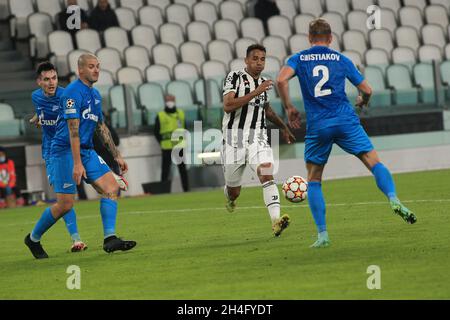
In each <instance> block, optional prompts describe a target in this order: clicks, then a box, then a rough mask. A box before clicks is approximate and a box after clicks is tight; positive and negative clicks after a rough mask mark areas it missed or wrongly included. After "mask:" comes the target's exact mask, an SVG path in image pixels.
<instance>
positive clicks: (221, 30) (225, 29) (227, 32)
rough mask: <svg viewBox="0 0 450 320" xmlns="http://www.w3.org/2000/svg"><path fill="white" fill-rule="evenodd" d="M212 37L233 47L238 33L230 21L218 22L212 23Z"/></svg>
mask: <svg viewBox="0 0 450 320" xmlns="http://www.w3.org/2000/svg"><path fill="white" fill-rule="evenodd" d="M214 35H215V37H216V39H217V40H225V41H228V43H229V44H230V45H231V46H233V44H234V42H235V41H236V40H237V39H239V32H238V29H237V26H236V24H235V23H234V22H233V21H232V20H218V21H216V22H215V23H214Z"/></svg>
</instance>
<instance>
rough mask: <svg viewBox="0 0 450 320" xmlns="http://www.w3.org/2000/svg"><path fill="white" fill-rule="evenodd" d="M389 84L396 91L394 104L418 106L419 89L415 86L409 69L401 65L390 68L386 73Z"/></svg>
mask: <svg viewBox="0 0 450 320" xmlns="http://www.w3.org/2000/svg"><path fill="white" fill-rule="evenodd" d="M386 75H387V82H388V85H389V86H390V87H392V88H393V89H394V90H395V91H394V103H395V104H397V105H416V104H417V103H418V102H419V100H418V94H417V89H416V88H415V87H414V86H413V83H412V80H411V75H410V72H409V69H408V67H406V66H404V65H399V64H393V65H391V66H389V68H388V69H387V71H386Z"/></svg>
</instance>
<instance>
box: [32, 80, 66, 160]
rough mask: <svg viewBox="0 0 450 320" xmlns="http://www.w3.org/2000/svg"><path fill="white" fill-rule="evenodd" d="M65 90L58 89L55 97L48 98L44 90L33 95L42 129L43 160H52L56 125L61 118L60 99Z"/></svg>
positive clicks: (38, 90) (36, 91)
mask: <svg viewBox="0 0 450 320" xmlns="http://www.w3.org/2000/svg"><path fill="white" fill-rule="evenodd" d="M63 92H64V88H62V87H58V88H56V92H55V95H53V96H51V97H47V96H46V95H45V94H44V91H43V90H42V89H37V90H35V91H33V93H32V94H31V100H32V101H33V105H34V111H35V112H36V114H37V115H38V117H39V122H40V123H41V128H42V158H43V159H44V160H48V159H49V158H50V150H51V144H52V140H53V137H54V136H55V133H56V123H57V121H58V117H59V108H60V107H59V99H60V98H61V95H62V94H63Z"/></svg>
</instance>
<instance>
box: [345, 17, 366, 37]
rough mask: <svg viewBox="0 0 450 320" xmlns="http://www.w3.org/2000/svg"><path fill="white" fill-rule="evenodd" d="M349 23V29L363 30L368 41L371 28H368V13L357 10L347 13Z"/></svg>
mask: <svg viewBox="0 0 450 320" xmlns="http://www.w3.org/2000/svg"><path fill="white" fill-rule="evenodd" d="M347 24H348V29H349V30H357V31H361V32H362V33H363V34H364V37H365V39H366V41H367V40H368V39H369V29H368V28H367V13H366V12H365V11H360V10H355V11H350V12H349V13H348V14H347Z"/></svg>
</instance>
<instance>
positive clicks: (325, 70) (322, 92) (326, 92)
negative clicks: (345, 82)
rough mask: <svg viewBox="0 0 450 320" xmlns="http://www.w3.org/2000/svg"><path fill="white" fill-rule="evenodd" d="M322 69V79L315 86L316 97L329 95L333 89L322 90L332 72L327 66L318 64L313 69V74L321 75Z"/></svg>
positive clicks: (315, 75)
mask: <svg viewBox="0 0 450 320" xmlns="http://www.w3.org/2000/svg"><path fill="white" fill-rule="evenodd" d="M320 71H322V79H320V80H319V82H318V83H317V84H316V87H315V88H314V97H315V98H318V97H323V96H329V95H330V94H331V89H325V90H322V87H323V85H324V84H325V83H327V81H328V80H329V79H330V72H329V71H328V68H327V67H326V66H323V65H318V66H315V67H314V69H313V76H314V77H318V76H320V74H319V72H320Z"/></svg>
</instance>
